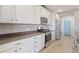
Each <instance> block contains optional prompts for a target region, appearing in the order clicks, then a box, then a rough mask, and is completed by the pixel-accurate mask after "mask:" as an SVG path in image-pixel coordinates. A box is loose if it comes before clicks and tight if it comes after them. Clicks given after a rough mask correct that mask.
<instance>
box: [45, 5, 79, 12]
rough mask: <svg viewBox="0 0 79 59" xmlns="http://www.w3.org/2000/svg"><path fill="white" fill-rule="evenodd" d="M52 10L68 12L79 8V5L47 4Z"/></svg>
mask: <svg viewBox="0 0 79 59" xmlns="http://www.w3.org/2000/svg"><path fill="white" fill-rule="evenodd" d="M45 6H46V8H48V9H49V10H50V11H52V12H60V13H61V12H68V11H73V10H78V9H79V5H45Z"/></svg>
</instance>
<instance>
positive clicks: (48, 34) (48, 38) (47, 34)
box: [38, 29, 52, 47]
mask: <svg viewBox="0 0 79 59" xmlns="http://www.w3.org/2000/svg"><path fill="white" fill-rule="evenodd" d="M38 32H43V33H45V47H47V46H49V45H50V43H51V38H52V36H51V31H50V30H48V29H41V30H38Z"/></svg>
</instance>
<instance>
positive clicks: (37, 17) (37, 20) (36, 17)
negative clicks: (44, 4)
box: [34, 5, 41, 24]
mask: <svg viewBox="0 0 79 59" xmlns="http://www.w3.org/2000/svg"><path fill="white" fill-rule="evenodd" d="M40 13H41V6H40V5H36V6H34V24H40V17H41V15H40Z"/></svg>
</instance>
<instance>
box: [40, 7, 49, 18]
mask: <svg viewBox="0 0 79 59" xmlns="http://www.w3.org/2000/svg"><path fill="white" fill-rule="evenodd" d="M47 15H48V11H47V10H46V9H45V8H44V7H41V17H46V18H47Z"/></svg>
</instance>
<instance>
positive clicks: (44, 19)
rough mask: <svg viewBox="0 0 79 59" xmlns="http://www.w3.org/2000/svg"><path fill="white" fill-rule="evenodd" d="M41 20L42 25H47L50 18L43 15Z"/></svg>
mask: <svg viewBox="0 0 79 59" xmlns="http://www.w3.org/2000/svg"><path fill="white" fill-rule="evenodd" d="M40 20H41V24H42V25H46V24H47V23H48V18H46V17H41V18H40Z"/></svg>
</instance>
